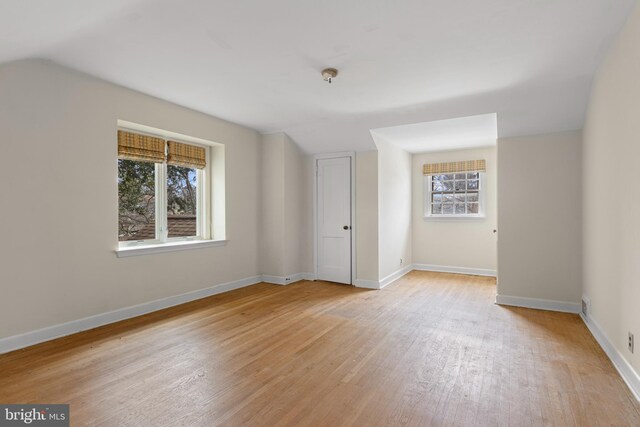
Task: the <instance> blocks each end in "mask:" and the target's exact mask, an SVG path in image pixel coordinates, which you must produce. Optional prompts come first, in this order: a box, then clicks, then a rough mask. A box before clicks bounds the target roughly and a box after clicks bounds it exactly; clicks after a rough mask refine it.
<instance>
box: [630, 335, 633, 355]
mask: <svg viewBox="0 0 640 427" xmlns="http://www.w3.org/2000/svg"><path fill="white" fill-rule="evenodd" d="M629 351H630V352H631V353H633V334H632V333H631V332H629Z"/></svg>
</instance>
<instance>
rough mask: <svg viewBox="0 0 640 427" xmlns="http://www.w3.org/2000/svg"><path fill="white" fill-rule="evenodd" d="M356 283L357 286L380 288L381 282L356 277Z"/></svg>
mask: <svg viewBox="0 0 640 427" xmlns="http://www.w3.org/2000/svg"><path fill="white" fill-rule="evenodd" d="M354 285H355V286H356V288H364V289H380V283H379V282H377V281H376V280H367V279H356V281H355V282H354Z"/></svg>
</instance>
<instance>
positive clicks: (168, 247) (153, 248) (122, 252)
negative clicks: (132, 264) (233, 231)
mask: <svg viewBox="0 0 640 427" xmlns="http://www.w3.org/2000/svg"><path fill="white" fill-rule="evenodd" d="M146 242H150V241H149V240H146ZM227 242H228V240H182V241H169V242H166V243H161V244H139V245H138V246H124V247H120V248H118V249H116V255H117V257H118V258H127V257H132V256H138V255H149V254H160V253H164V252H175V251H184V250H188V249H199V248H211V247H215V246H225V245H226V244H227Z"/></svg>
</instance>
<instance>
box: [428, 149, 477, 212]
mask: <svg viewBox="0 0 640 427" xmlns="http://www.w3.org/2000/svg"><path fill="white" fill-rule="evenodd" d="M484 172H485V162H484V160H477V161H471V162H455V163H435V164H429V165H424V176H425V181H424V186H425V217H482V216H483V215H484V210H483V193H482V192H483V180H484Z"/></svg>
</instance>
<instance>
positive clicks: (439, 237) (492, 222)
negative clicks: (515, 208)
mask: <svg viewBox="0 0 640 427" xmlns="http://www.w3.org/2000/svg"><path fill="white" fill-rule="evenodd" d="M478 159H485V160H486V161H487V172H486V174H485V179H484V195H485V196H484V203H485V208H484V210H485V217H484V218H469V219H467V218H464V219H460V218H452V219H450V218H441V219H425V217H424V197H425V187H424V186H425V184H424V175H423V174H422V165H424V164H425V163H443V162H457V161H464V160H478ZM412 163H413V166H412V172H411V174H412V180H413V191H412V192H413V196H412V197H413V207H412V210H413V262H414V264H426V265H429V266H441V267H456V268H462V269H475V270H478V269H479V270H489V271H487V272H485V273H487V274H490V273H491V272H495V270H496V258H497V255H496V235H495V234H494V233H493V230H494V229H495V228H496V226H497V225H496V224H497V206H496V192H497V189H496V180H497V162H496V148H495V147H486V148H476V149H472V150H457V151H442V152H435V153H424V154H414V155H413V162H412Z"/></svg>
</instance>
